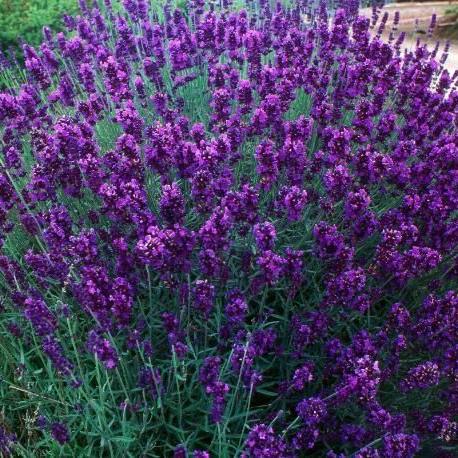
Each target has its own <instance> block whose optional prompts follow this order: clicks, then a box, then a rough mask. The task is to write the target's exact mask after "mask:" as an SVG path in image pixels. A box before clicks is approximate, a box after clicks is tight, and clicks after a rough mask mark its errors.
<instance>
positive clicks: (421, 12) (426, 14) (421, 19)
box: [361, 1, 458, 73]
mask: <svg viewBox="0 0 458 458" xmlns="http://www.w3.org/2000/svg"><path fill="white" fill-rule="evenodd" d="M451 5H458V1H450V2H428V3H419V2H409V3H391V4H389V5H385V6H384V8H383V11H382V13H381V15H380V17H381V16H382V15H383V13H384V12H385V11H386V12H388V14H389V17H388V22H387V27H386V30H387V32H386V34H384V37H385V38H386V37H387V36H388V33H389V30H390V29H391V24H392V21H393V18H394V13H395V12H396V11H399V13H400V22H399V26H398V30H399V32H406V40H405V41H404V45H403V46H404V48H407V49H413V48H415V45H416V41H417V38H420V40H421V42H422V43H428V45H429V46H430V47H434V46H435V44H436V42H437V40H438V39H437V38H436V37H434V36H433V37H431V38H428V37H427V35H426V34H425V33H421V34H420V33H416V32H415V30H416V25H415V20H416V19H418V29H419V30H421V31H423V32H427V30H428V27H429V24H430V22H431V17H432V15H433V14H436V15H437V19H438V22H439V23H440V22H441V21H444V20H446V16H445V10H447V9H448V8H450V6H451ZM361 13H362V14H363V15H365V16H368V17H370V16H371V14H372V10H371V9H370V8H363V9H362V10H361ZM399 32H397V33H399ZM445 41H446V40H444V39H442V40H441V46H440V48H439V49H440V50H439V54H438V55H439V56H440V55H441V50H442V49H443V48H444V45H445ZM445 67H446V68H447V69H448V70H449V72H451V73H453V72H454V71H455V70H458V41H454V42H452V43H451V47H450V52H449V57H448V59H447V62H446V64H445Z"/></svg>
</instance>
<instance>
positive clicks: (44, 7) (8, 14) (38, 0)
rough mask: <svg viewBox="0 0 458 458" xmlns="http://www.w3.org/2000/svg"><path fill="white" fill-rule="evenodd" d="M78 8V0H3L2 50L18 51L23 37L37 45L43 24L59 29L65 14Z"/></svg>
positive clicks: (0, 19)
mask: <svg viewBox="0 0 458 458" xmlns="http://www.w3.org/2000/svg"><path fill="white" fill-rule="evenodd" d="M77 11H78V2H77V0H0V49H1V50H2V51H6V50H8V49H11V50H14V51H15V52H16V53H17V52H18V51H19V50H20V42H21V40H24V41H26V42H27V43H30V44H31V45H34V46H35V45H38V44H40V42H41V40H42V29H43V27H44V26H48V27H49V28H51V29H52V30H54V31H59V30H61V29H62V27H63V23H62V16H63V15H64V14H75V13H77Z"/></svg>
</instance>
